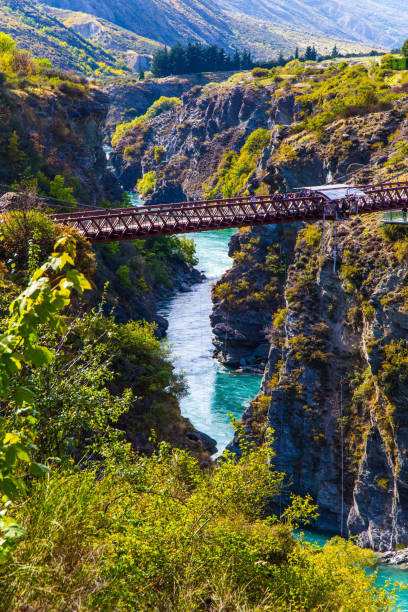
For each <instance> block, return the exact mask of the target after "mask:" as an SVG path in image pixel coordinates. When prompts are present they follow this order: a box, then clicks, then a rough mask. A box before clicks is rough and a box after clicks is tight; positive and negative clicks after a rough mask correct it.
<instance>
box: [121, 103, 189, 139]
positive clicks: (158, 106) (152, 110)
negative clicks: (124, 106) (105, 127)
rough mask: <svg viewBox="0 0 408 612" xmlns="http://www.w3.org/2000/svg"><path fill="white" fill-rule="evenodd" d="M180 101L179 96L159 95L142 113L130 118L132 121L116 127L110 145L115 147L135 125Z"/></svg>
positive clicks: (159, 113) (141, 123) (146, 120)
mask: <svg viewBox="0 0 408 612" xmlns="http://www.w3.org/2000/svg"><path fill="white" fill-rule="evenodd" d="M180 102H181V100H180V98H168V97H166V96H161V97H160V98H159V99H158V100H156V101H155V102H153V104H152V105H151V106H150V107H149V108H148V109H147V111H146V112H145V114H144V115H140V116H139V117H135V118H134V119H132V121H128V122H127V123H121V124H119V125H118V126H117V127H116V130H115V133H114V134H113V136H112V146H114V147H115V146H116V145H117V144H118V142H119V141H120V140H121V139H122V138H123V137H124V136H126V134H127V133H128V132H130V131H131V130H132V129H133V128H135V127H136V126H138V125H143V124H144V123H146V122H148V121H149V120H150V119H153V118H154V117H157V116H158V115H161V114H162V113H164V112H166V111H168V110H170V109H171V108H173V107H174V106H177V105H178V104H180Z"/></svg>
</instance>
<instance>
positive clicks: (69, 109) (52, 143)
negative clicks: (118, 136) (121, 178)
mask: <svg viewBox="0 0 408 612" xmlns="http://www.w3.org/2000/svg"><path fill="white" fill-rule="evenodd" d="M28 84H29V82H28V81H27V83H26V84H25V85H24V83H23V89H19V88H17V87H16V88H15V89H12V88H10V87H9V86H7V84H4V83H2V84H0V113H1V123H2V131H3V135H4V142H5V147H3V149H2V150H1V151H0V162H1V163H0V182H1V183H5V184H12V183H13V182H14V181H15V180H16V179H18V178H19V177H20V176H21V173H22V172H23V170H24V168H26V170H28V169H29V170H30V173H31V174H30V176H31V175H32V176H37V175H38V172H40V178H39V179H38V180H39V181H40V182H41V181H42V182H43V183H47V181H48V182H49V180H50V179H52V178H53V177H54V176H55V175H56V174H60V175H63V176H64V177H65V185H66V186H73V187H74V195H75V197H76V198H77V199H78V201H80V202H82V203H84V204H87V205H89V204H97V203H99V204H100V203H101V202H104V201H105V202H106V200H110V201H113V200H115V199H120V198H121V195H122V190H121V188H120V185H119V183H118V182H117V180H116V179H115V178H114V176H113V175H112V174H111V173H110V172H109V171H108V170H107V167H106V157H105V154H104V152H103V148H102V144H103V134H102V128H103V125H104V123H105V118H106V114H107V110H108V98H107V96H106V95H105V94H103V93H102V92H101V91H100V90H99V89H93V88H88V87H87V86H86V85H84V84H82V83H79V82H78V83H76V82H70V81H68V80H67V81H62V82H60V83H59V86H58V88H55V86H54V85H53V86H51V85H47V83H46V82H44V85H43V87H39V86H37V85H35V86H34V85H33V86H32V87H30V88H28V89H27V91H25V89H24V87H27V85H28ZM10 143H11V144H10ZM44 187H46V185H44V184H40V185H39V189H41V191H44V190H45V192H47V188H45V189H44ZM48 188H49V187H48Z"/></svg>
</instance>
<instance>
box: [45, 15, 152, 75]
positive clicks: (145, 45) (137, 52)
mask: <svg viewBox="0 0 408 612" xmlns="http://www.w3.org/2000/svg"><path fill="white" fill-rule="evenodd" d="M44 10H47V11H48V12H49V14H50V15H51V16H53V17H55V18H56V19H58V20H59V21H60V22H61V23H63V24H64V26H66V27H67V28H70V29H71V30H73V31H74V32H76V33H77V34H79V35H80V36H82V37H83V38H86V39H87V40H89V41H90V42H91V43H92V44H94V45H98V46H101V47H103V48H104V49H106V50H107V51H108V52H110V53H114V54H115V56H117V57H120V58H121V59H122V60H124V61H125V62H126V64H127V65H128V66H130V67H132V68H135V69H137V70H139V69H140V68H147V67H149V66H150V60H151V55H153V54H154V53H155V51H157V49H158V48H159V47H161V46H162V45H161V44H160V43H159V42H157V41H155V40H151V39H149V38H145V37H144V36H138V35H137V34H135V33H134V32H131V31H130V30H126V29H125V28H121V27H120V26H117V25H115V24H114V23H112V22H110V21H106V19H101V18H98V17H95V16H94V15H89V14H88V13H82V12H75V11H68V10H65V9H57V8H54V7H50V6H45V5H44Z"/></svg>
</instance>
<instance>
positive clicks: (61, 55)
mask: <svg viewBox="0 0 408 612" xmlns="http://www.w3.org/2000/svg"><path fill="white" fill-rule="evenodd" d="M0 30H1V31H3V32H6V33H7V34H10V35H11V36H12V37H13V38H14V39H15V40H16V42H17V43H18V45H19V47H20V48H22V49H29V50H30V51H31V52H32V53H33V54H34V55H36V56H37V57H45V58H47V59H49V60H50V61H51V62H52V64H53V65H55V66H56V67H59V68H62V69H64V70H67V69H68V70H75V71H77V72H81V73H82V74H86V75H88V76H100V75H106V74H121V72H122V70H123V69H124V68H125V69H126V66H125V65H121V64H120V63H119V62H118V59H117V57H116V56H115V55H114V54H112V53H110V52H107V51H105V50H104V49H102V48H101V47H99V46H96V45H93V44H92V43H91V42H89V41H88V40H86V39H85V38H83V37H82V36H80V35H79V34H77V33H76V32H74V31H73V30H71V29H69V28H67V27H66V26H65V25H64V24H63V23H62V22H61V21H58V20H57V19H55V18H54V17H52V16H50V15H49V12H48V8H47V9H45V10H44V9H41V7H40V6H36V5H33V3H32V2H29V1H27V0H5V1H4V0H3V1H2V2H1V3H0ZM122 64H123V62H122Z"/></svg>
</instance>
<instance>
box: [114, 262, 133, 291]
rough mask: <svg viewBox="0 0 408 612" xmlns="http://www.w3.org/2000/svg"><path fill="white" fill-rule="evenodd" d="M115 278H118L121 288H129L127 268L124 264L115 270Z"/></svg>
mask: <svg viewBox="0 0 408 612" xmlns="http://www.w3.org/2000/svg"><path fill="white" fill-rule="evenodd" d="M116 276H117V277H118V278H119V280H120V283H121V285H122V287H124V288H125V289H126V288H129V287H130V286H131V282H130V271H129V266H127V265H126V264H124V265H122V266H119V268H118V269H117V270H116Z"/></svg>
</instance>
